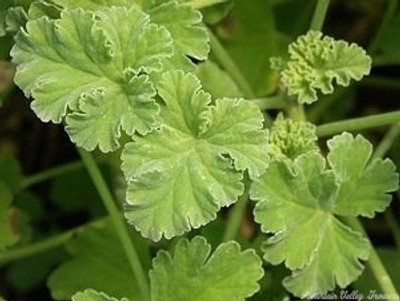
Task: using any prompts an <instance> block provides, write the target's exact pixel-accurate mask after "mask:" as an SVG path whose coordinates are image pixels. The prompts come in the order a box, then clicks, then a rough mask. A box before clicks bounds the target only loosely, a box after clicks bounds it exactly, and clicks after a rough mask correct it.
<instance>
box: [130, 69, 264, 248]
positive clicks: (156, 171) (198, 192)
mask: <svg viewBox="0 0 400 301" xmlns="http://www.w3.org/2000/svg"><path fill="white" fill-rule="evenodd" d="M200 88H201V87H200V83H199V81H198V79H196V77H195V76H194V75H192V74H184V73H183V72H180V71H177V72H169V73H166V74H165V75H164V77H163V80H162V81H161V82H160V84H159V87H158V89H159V95H160V96H161V97H162V99H163V100H164V101H165V103H166V106H165V107H164V108H163V110H162V113H161V114H162V118H163V125H162V127H161V129H160V130H159V131H154V132H153V133H151V134H149V135H147V136H145V137H136V138H135V141H134V142H132V143H128V144H127V145H126V147H125V148H124V151H123V153H122V160H123V164H122V170H123V171H124V174H125V177H126V179H127V181H128V183H129V186H128V192H127V206H126V212H125V215H126V217H127V219H128V221H129V222H130V223H131V224H133V225H134V226H135V227H136V228H137V229H138V230H139V231H140V232H142V235H144V236H145V237H149V238H151V239H153V240H159V239H161V237H162V236H165V237H166V238H171V237H173V236H175V235H180V234H182V233H184V232H186V231H189V230H190V229H191V228H199V227H200V226H202V225H205V224H207V223H208V222H210V221H211V220H213V219H215V217H216V213H217V212H218V210H219V209H220V208H221V207H222V206H228V205H230V204H232V203H234V202H235V201H236V199H237V197H238V196H239V195H240V194H242V193H243V184H242V183H241V179H242V178H243V171H244V170H246V169H248V170H249V173H250V176H251V177H255V176H258V175H260V174H261V173H262V172H263V171H264V170H265V168H266V166H267V163H268V156H267V155H266V149H267V133H266V131H265V130H263V129H262V127H263V124H262V122H263V121H262V120H263V117H262V114H261V112H260V111H259V109H258V108H257V107H256V106H254V105H252V104H251V103H250V102H248V101H245V100H243V99H217V100H216V102H215V105H210V95H209V94H207V93H205V92H204V91H202V90H201V89H200Z"/></svg>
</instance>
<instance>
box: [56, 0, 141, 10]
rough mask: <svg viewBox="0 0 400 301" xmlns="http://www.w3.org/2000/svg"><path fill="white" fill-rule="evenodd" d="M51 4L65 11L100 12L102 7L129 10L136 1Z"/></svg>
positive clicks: (76, 0) (82, 0) (84, 0)
mask: <svg viewBox="0 0 400 301" xmlns="http://www.w3.org/2000/svg"><path fill="white" fill-rule="evenodd" d="M51 1H52V2H54V3H56V4H58V5H60V6H62V7H63V8H66V9H76V8H83V9H85V10H92V11H96V10H102V9H103V8H104V7H107V6H109V7H111V6H125V7H127V8H130V7H132V6H136V7H137V6H138V4H137V2H140V0H139V1H136V0H51Z"/></svg>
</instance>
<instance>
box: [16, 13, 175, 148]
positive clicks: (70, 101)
mask: <svg viewBox="0 0 400 301" xmlns="http://www.w3.org/2000/svg"><path fill="white" fill-rule="evenodd" d="M149 23H150V19H149V16H148V15H146V14H145V13H143V12H141V11H139V10H138V9H136V8H133V7H132V8H130V9H129V10H128V9H127V8H123V7H112V8H104V10H102V11H98V12H96V13H93V12H88V11H83V10H82V9H76V10H71V11H63V12H62V14H61V19H58V20H49V19H47V18H39V19H37V20H33V21H29V22H28V23H27V30H26V31H20V32H19V33H18V34H17V37H16V46H15V47H14V48H13V50H12V56H13V61H14V63H16V64H17V65H18V67H17V74H16V77H15V81H16V83H17V84H18V85H19V86H20V87H21V88H22V89H23V90H24V92H25V94H26V96H30V95H32V97H33V98H34V101H33V102H32V105H31V106H32V109H33V110H34V111H35V113H36V114H37V115H38V116H39V117H40V118H41V119H42V121H45V122H47V121H50V120H51V121H53V122H56V123H59V122H61V121H62V120H63V118H64V117H65V116H66V115H68V118H67V119H66V122H67V131H68V132H69V133H70V135H71V139H72V140H73V141H74V142H75V143H76V144H77V145H78V146H83V147H85V148H86V149H87V150H93V149H94V148H95V147H97V146H99V148H100V150H102V151H103V152H108V151H113V150H115V149H116V148H117V147H118V146H119V143H118V138H119V137H120V135H121V130H124V131H125V132H126V133H127V134H128V135H132V134H133V133H135V132H138V133H140V134H146V133H148V132H149V131H151V130H152V129H153V128H155V127H156V125H157V122H156V119H155V118H156V115H157V114H158V112H159V107H158V105H157V104H156V103H155V101H154V98H153V96H154V94H155V92H154V88H153V87H152V84H151V83H150V82H148V79H147V77H146V75H138V74H139V73H149V72H151V71H154V70H159V69H160V68H161V60H162V59H163V58H165V57H168V56H170V55H172V51H173V49H172V40H171V37H170V34H169V32H168V31H167V30H166V29H165V28H162V27H159V26H157V25H155V24H149ZM68 78H73V79H74V80H73V81H70V80H66V79H68ZM138 84H143V85H141V86H138ZM100 103H101V104H102V106H99V104H100ZM128 116H129V118H128ZM87 127H89V128H87ZM99 128H101V129H102V130H101V131H99V130H98V129H99ZM88 132H90V135H88Z"/></svg>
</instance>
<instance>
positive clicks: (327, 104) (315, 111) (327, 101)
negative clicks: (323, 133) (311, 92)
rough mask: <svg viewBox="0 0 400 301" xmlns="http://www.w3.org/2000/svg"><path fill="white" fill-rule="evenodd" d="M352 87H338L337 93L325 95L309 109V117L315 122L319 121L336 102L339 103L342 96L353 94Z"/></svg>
mask: <svg viewBox="0 0 400 301" xmlns="http://www.w3.org/2000/svg"><path fill="white" fill-rule="evenodd" d="M351 93H353V92H352V89H347V88H343V87H337V88H336V90H335V93H333V94H330V95H327V96H324V97H323V98H322V99H320V101H317V102H316V103H315V104H314V105H313V106H311V107H309V109H308V110H307V117H308V119H309V120H310V121H311V122H313V123H318V120H319V119H321V117H322V116H323V115H324V113H325V112H327V111H328V110H329V109H330V108H331V107H332V106H333V105H334V104H338V100H339V99H340V98H341V97H347V96H348V95H351Z"/></svg>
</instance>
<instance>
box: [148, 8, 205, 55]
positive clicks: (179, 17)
mask: <svg viewBox="0 0 400 301" xmlns="http://www.w3.org/2000/svg"><path fill="white" fill-rule="evenodd" d="M149 15H150V19H151V22H154V23H156V24H158V25H162V26H165V27H166V28H167V29H168V30H169V32H170V33H171V36H172V38H173V40H174V47H175V50H176V52H177V53H179V54H180V55H184V56H188V57H191V58H194V59H197V60H205V59H206V58H207V55H208V52H209V51H210V46H209V44H208V41H209V39H208V35H207V31H206V29H205V28H204V26H201V20H202V16H201V13H200V12H199V11H197V10H195V9H194V8H193V6H192V5H190V4H178V3H175V2H166V3H164V4H162V5H159V6H157V7H155V8H153V9H152V10H150V11H149Z"/></svg>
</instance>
